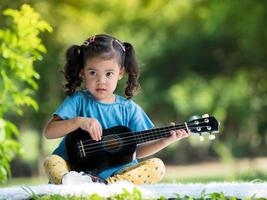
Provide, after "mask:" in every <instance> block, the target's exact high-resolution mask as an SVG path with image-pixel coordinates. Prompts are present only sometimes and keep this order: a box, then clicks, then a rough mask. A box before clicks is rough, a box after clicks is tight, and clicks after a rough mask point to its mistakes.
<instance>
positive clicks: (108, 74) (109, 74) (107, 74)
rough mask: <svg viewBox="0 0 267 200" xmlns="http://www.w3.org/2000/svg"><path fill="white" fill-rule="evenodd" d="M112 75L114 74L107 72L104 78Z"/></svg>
mask: <svg viewBox="0 0 267 200" xmlns="http://www.w3.org/2000/svg"><path fill="white" fill-rule="evenodd" d="M113 74H114V73H113V72H107V73H106V76H107V77H111V76H112V75H113Z"/></svg>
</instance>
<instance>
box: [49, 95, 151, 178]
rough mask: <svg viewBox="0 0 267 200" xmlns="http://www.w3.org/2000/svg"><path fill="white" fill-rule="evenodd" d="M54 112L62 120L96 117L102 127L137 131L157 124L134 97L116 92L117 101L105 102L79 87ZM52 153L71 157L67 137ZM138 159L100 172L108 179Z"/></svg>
mask: <svg viewBox="0 0 267 200" xmlns="http://www.w3.org/2000/svg"><path fill="white" fill-rule="evenodd" d="M54 115H57V116H59V117H60V118H61V119H63V120H66V119H72V118H75V117H88V118H95V119H97V120H98V121H99V123H100V124H101V126H102V128H103V129H107V128H111V127H113V126H118V125H122V126H127V127H128V128H130V129H131V131H133V132H136V131H142V130H147V129H151V128H153V126H154V125H153V123H152V122H151V120H150V119H149V117H148V116H147V115H146V113H145V112H144V111H143V110H142V108H141V107H140V106H138V105H137V104H136V103H134V102H133V101H132V100H128V99H126V98H123V97H121V96H118V95H116V101H115V102H114V103H110V104H108V103H102V102H98V101H96V100H95V99H94V98H93V97H92V95H91V94H90V93H89V92H88V91H78V92H75V93H74V94H73V95H71V96H68V97H67V98H66V99H65V100H64V102H63V103H62V104H61V105H60V106H59V108H58V109H57V110H56V112H55V113H54ZM53 154H57V155H59V156H61V157H62V158H63V159H65V160H68V158H67V154H66V151H65V137H64V138H63V140H62V141H61V142H60V144H59V146H58V147H57V148H56V149H55V150H54V152H53ZM136 163H138V161H137V160H136V159H134V160H133V161H132V162H130V163H127V164H125V165H121V166H115V167H110V168H108V169H105V170H104V171H102V172H100V174H98V176H99V177H100V178H102V179H106V178H108V177H110V176H111V175H113V174H116V173H118V172H120V171H122V170H123V169H125V168H126V167H129V166H132V165H134V164H136Z"/></svg>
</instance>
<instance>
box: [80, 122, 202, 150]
mask: <svg viewBox="0 0 267 200" xmlns="http://www.w3.org/2000/svg"><path fill="white" fill-rule="evenodd" d="M198 127H200V128H203V127H207V126H199V124H198ZM185 128H186V126H184V125H179V126H168V127H164V128H156V129H150V130H146V131H147V132H146V131H144V132H143V131H141V132H143V133H144V134H143V135H141V134H140V135H138V133H140V132H125V133H121V134H118V135H119V136H120V138H121V136H123V135H126V134H131V133H133V134H132V135H130V136H127V137H123V140H124V141H127V140H132V139H135V138H136V137H140V138H141V137H142V136H143V138H145V137H146V136H148V137H150V136H153V135H154V134H155V133H164V132H169V131H172V130H177V129H180V130H181V129H185ZM188 128H189V129H191V128H192V127H191V126H190V125H188ZM135 133H136V134H135ZM106 137H107V136H103V139H104V138H106ZM148 137H146V138H148ZM103 139H102V140H101V141H97V142H94V143H91V141H92V139H89V140H84V141H82V142H83V146H84V147H86V148H88V147H89V146H95V145H98V144H99V143H102V141H103Z"/></svg>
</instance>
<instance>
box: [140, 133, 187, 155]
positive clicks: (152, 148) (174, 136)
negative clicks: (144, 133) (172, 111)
mask: <svg viewBox="0 0 267 200" xmlns="http://www.w3.org/2000/svg"><path fill="white" fill-rule="evenodd" d="M188 136H189V133H187V132H186V131H185V130H176V131H171V135H170V136H169V137H167V138H163V139H159V140H156V141H152V142H146V143H143V144H140V145H138V146H137V149H136V157H137V158H144V157H147V156H150V155H153V154H155V153H157V152H158V151H160V150H162V149H163V148H165V147H167V146H168V145H170V144H172V143H173V142H176V141H178V140H180V139H182V138H185V137H188Z"/></svg>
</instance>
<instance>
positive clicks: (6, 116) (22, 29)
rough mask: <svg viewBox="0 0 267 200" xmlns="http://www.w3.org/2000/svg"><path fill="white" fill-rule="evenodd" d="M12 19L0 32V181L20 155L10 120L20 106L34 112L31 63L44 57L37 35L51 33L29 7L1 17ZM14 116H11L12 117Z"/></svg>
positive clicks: (10, 10)
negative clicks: (32, 109) (31, 109)
mask: <svg viewBox="0 0 267 200" xmlns="http://www.w3.org/2000/svg"><path fill="white" fill-rule="evenodd" d="M3 14H4V15H6V16H9V17H12V19H13V22H12V24H11V25H10V26H9V28H5V29H0V41H1V46H0V58H1V59H0V66H1V68H0V77H1V79H0V91H1V93H0V144H1V146H0V181H1V182H2V181H5V180H6V178H7V176H8V175H10V166H9V163H10V161H11V160H12V159H14V157H15V155H16V154H18V153H19V152H20V146H19V144H18V143H17V141H16V139H15V138H16V137H18V136H19V131H18V129H17V127H16V125H15V124H14V123H13V119H12V116H14V115H20V116H22V115H23V109H22V108H23V106H30V107H32V108H34V109H35V110H37V109H38V104H37V102H36V101H35V100H34V98H33V95H34V92H35V90H37V89H38V84H37V83H36V79H39V74H38V73H37V72H36V71H35V69H34V66H33V63H34V62H35V61H37V60H40V59H41V58H42V54H43V53H46V49H45V46H44V45H43V44H42V41H41V39H40V38H39V34H40V33H41V32H44V31H49V32H51V31H52V28H51V27H50V26H49V24H47V23H46V22H45V21H43V20H41V19H40V16H39V14H38V13H36V12H35V11H34V10H33V9H32V8H31V7H30V6H29V5H26V4H25V5H22V7H21V9H20V10H14V9H6V10H5V11H4V13H3ZM13 114H14V115H13Z"/></svg>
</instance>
